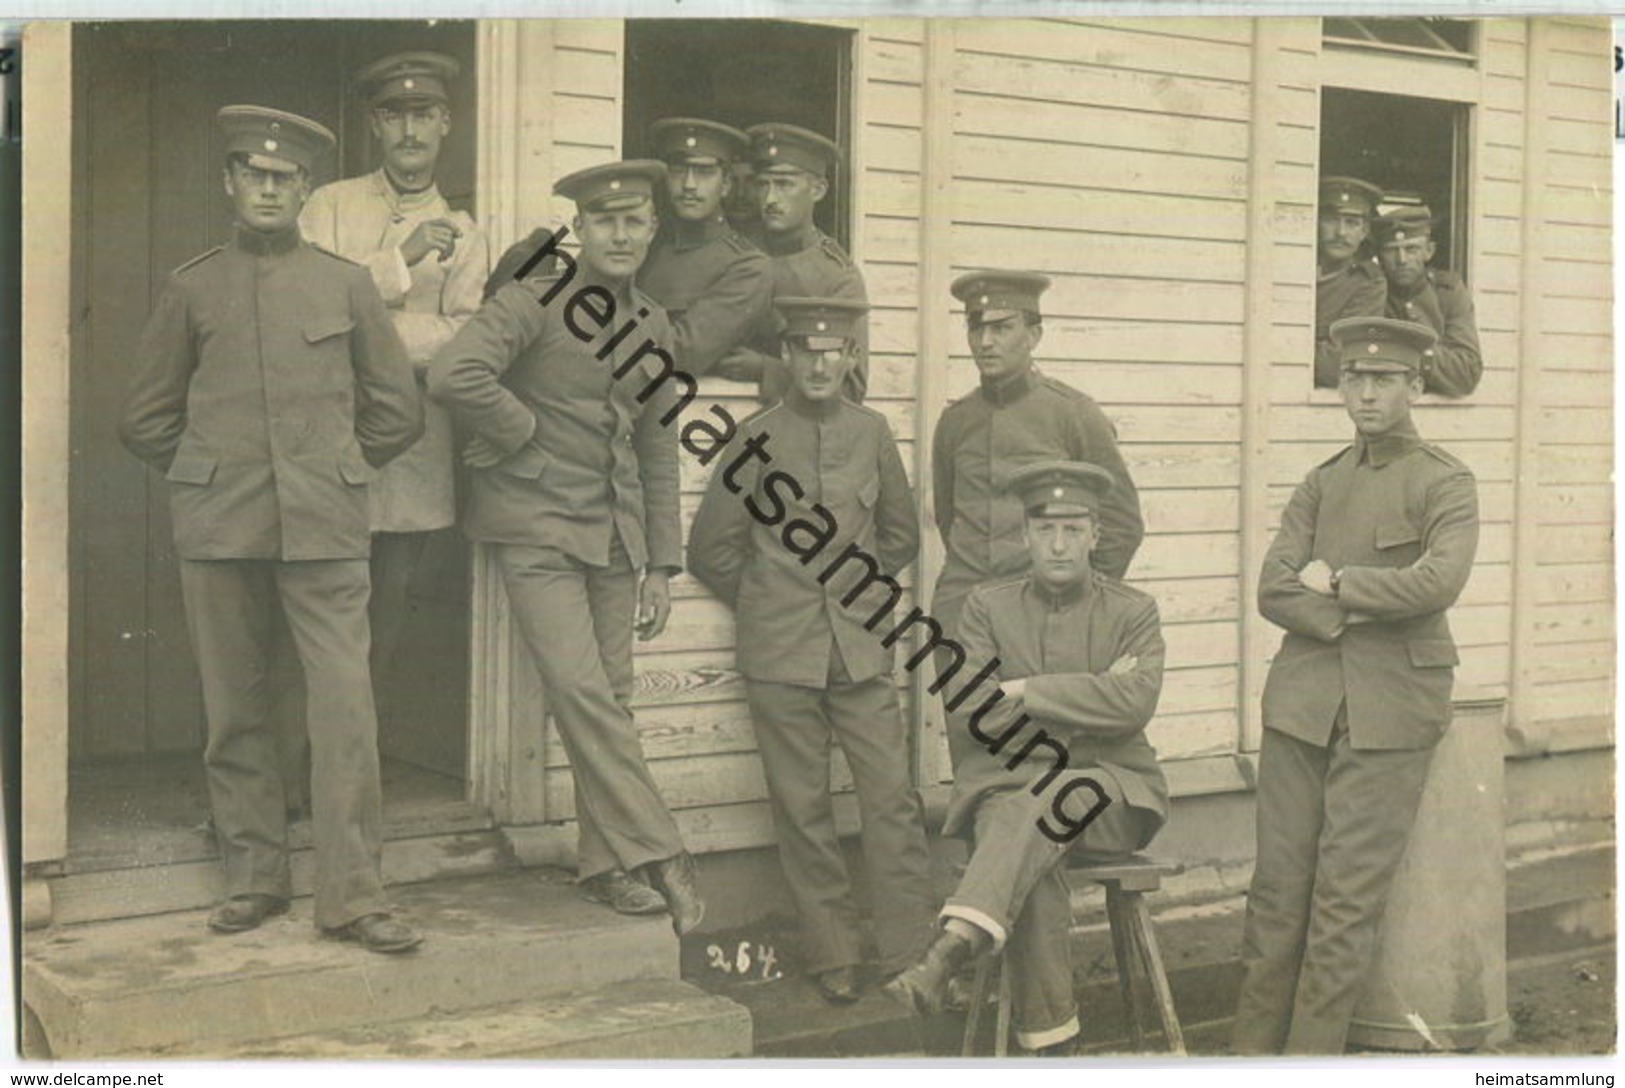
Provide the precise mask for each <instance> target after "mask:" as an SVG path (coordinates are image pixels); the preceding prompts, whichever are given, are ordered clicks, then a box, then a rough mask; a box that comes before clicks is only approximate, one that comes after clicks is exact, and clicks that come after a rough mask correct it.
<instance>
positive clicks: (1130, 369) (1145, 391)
mask: <svg viewBox="0 0 1625 1088" xmlns="http://www.w3.org/2000/svg"><path fill="white" fill-rule="evenodd" d="M1047 332H1048V329H1047V328H1046V335H1045V337H1044V353H1045V355H1046V356H1047V358H1046V360H1045V362H1044V373H1045V374H1047V375H1049V376H1050V377H1052V378H1057V379H1059V380H1060V381H1063V382H1065V383H1067V384H1068V385H1070V386H1073V387H1074V388H1077V389H1086V390H1088V392H1089V395H1090V396H1091V397H1094V398H1095V399H1096V400H1097V401H1100V402H1101V403H1103V404H1126V403H1139V404H1182V405H1189V406H1201V405H1215V404H1218V405H1239V404H1240V403H1241V377H1242V374H1241V368H1240V367H1239V366H1186V365H1180V364H1178V363H1170V362H1166V361H1163V360H1160V359H1152V360H1147V361H1145V362H1129V361H1123V362H1119V363H1115V364H1114V363H1108V362H1099V361H1089V362H1077V363H1075V362H1071V361H1070V360H1072V359H1074V358H1076V357H1077V356H1076V355H1075V354H1074V352H1075V351H1087V350H1089V349H1088V345H1087V344H1084V343H1079V342H1075V341H1069V340H1067V339H1064V338H1062V337H1054V338H1051V337H1050V336H1048V335H1047ZM1083 339H1084V337H1081V336H1080V337H1078V338H1076V340H1077V341H1081V340H1083Z"/></svg>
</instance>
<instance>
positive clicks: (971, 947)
mask: <svg viewBox="0 0 1625 1088" xmlns="http://www.w3.org/2000/svg"><path fill="white" fill-rule="evenodd" d="M975 955H976V942H974V941H972V940H971V939H970V938H969V937H961V936H960V935H959V934H957V933H953V932H950V931H949V930H946V929H945V930H943V931H942V932H941V933H939V934H938V935H937V939H936V940H934V941H932V942H931V947H930V948H927V949H926V950H925V955H923V956H921V957H920V961H919V962H918V963H916V964H915V965H914V966H913V967H910V968H909V969H908V970H906V971H904V972H903V973H902V974H900V975H898V976H897V977H896V978H894V979H892V980H891V981H890V982H888V983H886V986H885V990H886V996H887V997H889V998H891V999H892V1000H893V1001H896V1002H897V1003H898V1004H900V1005H904V1006H906V1007H907V1008H910V1009H913V1010H914V1013H915V1015H917V1016H931V1015H934V1014H936V1013H939V1012H941V1011H942V1004H943V999H944V997H945V996H946V995H947V992H948V980H949V979H951V978H953V976H954V973H955V972H956V971H958V970H959V969H960V968H961V967H963V966H965V964H967V963H969V962H970V961H971V960H972V959H973V958H974V957H975Z"/></svg>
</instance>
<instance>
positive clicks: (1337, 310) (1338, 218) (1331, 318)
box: [1315, 177, 1388, 389]
mask: <svg viewBox="0 0 1625 1088" xmlns="http://www.w3.org/2000/svg"><path fill="white" fill-rule="evenodd" d="M1381 200H1382V190H1381V189H1379V188H1377V187H1376V186H1375V185H1373V184H1371V183H1370V182H1369V181H1361V180H1360V179H1359V178H1345V177H1330V178H1322V179H1321V181H1320V215H1319V218H1318V220H1317V224H1318V226H1317V233H1316V241H1317V247H1316V250H1315V256H1316V263H1317V267H1316V275H1315V384H1316V385H1317V386H1320V387H1322V388H1325V389H1335V388H1337V383H1338V373H1339V370H1338V358H1339V356H1338V352H1337V347H1336V345H1334V344H1333V343H1332V340H1331V327H1332V325H1333V324H1334V323H1336V322H1338V321H1341V320H1342V319H1343V318H1345V317H1380V316H1382V311H1383V306H1384V304H1385V300H1386V298H1387V290H1388V289H1387V287H1386V285H1384V283H1383V279H1382V271H1381V269H1379V268H1378V267H1377V262H1376V261H1375V260H1374V259H1373V258H1372V256H1371V253H1370V250H1369V248H1368V246H1367V245H1366V241H1367V238H1368V237H1369V235H1370V233H1371V217H1372V215H1373V214H1374V213H1375V212H1376V210H1377V204H1378V202H1379V201H1381Z"/></svg>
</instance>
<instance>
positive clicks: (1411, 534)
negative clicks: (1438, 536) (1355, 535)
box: [1375, 521, 1422, 567]
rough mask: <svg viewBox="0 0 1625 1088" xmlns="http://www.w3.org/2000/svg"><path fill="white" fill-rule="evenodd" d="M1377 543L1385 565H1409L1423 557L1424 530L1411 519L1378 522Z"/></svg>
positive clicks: (1378, 552) (1378, 551)
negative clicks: (1412, 522) (1410, 520)
mask: <svg viewBox="0 0 1625 1088" xmlns="http://www.w3.org/2000/svg"><path fill="white" fill-rule="evenodd" d="M1375 543H1376V545H1377V554H1378V555H1380V556H1381V557H1382V559H1383V565H1384V566H1390V567H1408V566H1410V565H1411V564H1412V563H1414V562H1416V561H1417V560H1418V559H1420V558H1421V557H1422V531H1421V530H1420V529H1418V528H1417V527H1416V526H1414V525H1412V524H1411V523H1410V522H1409V521H1388V522H1378V523H1377V530H1376V539H1375Z"/></svg>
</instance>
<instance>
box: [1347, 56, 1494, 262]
mask: <svg viewBox="0 0 1625 1088" xmlns="http://www.w3.org/2000/svg"><path fill="white" fill-rule="evenodd" d="M1468 116H1469V114H1468V107H1467V106H1466V105H1464V104H1462V103H1458V102H1446V101H1440V100H1438V99H1430V98H1413V97H1410V96H1407V95H1396V94H1377V93H1375V92H1372V91H1356V90H1347V89H1344V88H1340V87H1327V88H1325V89H1324V90H1322V91H1321V98H1320V174H1321V176H1322V177H1328V176H1351V177H1357V178H1364V179H1365V180H1366V181H1369V182H1371V183H1372V184H1374V185H1377V186H1379V187H1381V189H1382V190H1383V192H1384V194H1385V198H1384V201H1383V204H1382V205H1381V207H1380V209H1379V210H1382V211H1387V210H1389V209H1391V208H1394V207H1398V206H1400V205H1404V204H1426V205H1427V206H1428V208H1429V209H1431V210H1432V212H1433V216H1434V220H1435V224H1436V225H1435V226H1434V229H1433V238H1434V242H1435V243H1436V244H1437V246H1438V252H1437V253H1436V254H1435V256H1434V258H1433V267H1435V268H1445V269H1449V270H1450V271H1452V272H1456V273H1458V274H1461V275H1463V276H1464V277H1465V275H1466V268H1465V267H1464V265H1465V256H1466V254H1467V252H1468V249H1467V245H1466V241H1467V224H1468V215H1467V180H1468V177H1469V174H1468V170H1467V161H1466V160H1467V147H1468V139H1467V135H1468V123H1467V122H1468Z"/></svg>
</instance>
